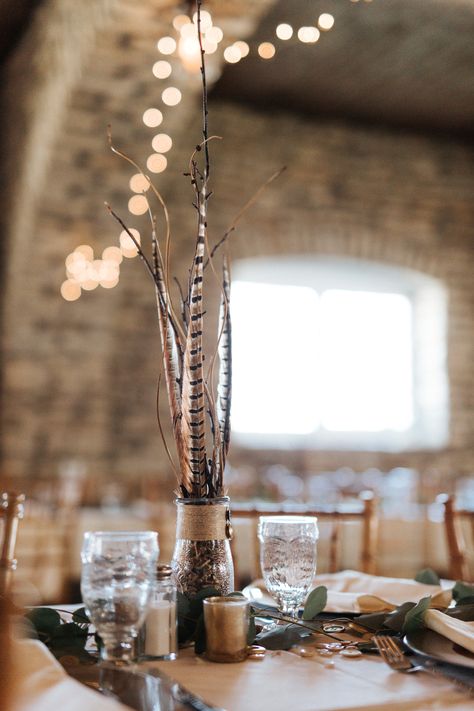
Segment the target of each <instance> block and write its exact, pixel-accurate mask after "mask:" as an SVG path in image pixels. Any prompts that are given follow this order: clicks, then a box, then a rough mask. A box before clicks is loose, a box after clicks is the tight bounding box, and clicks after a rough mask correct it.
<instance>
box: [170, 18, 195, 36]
mask: <svg viewBox="0 0 474 711" xmlns="http://www.w3.org/2000/svg"><path fill="white" fill-rule="evenodd" d="M190 23H191V20H190V19H189V17H188V16H187V15H176V17H175V18H174V20H173V27H174V29H175V30H176V31H177V32H179V31H180V29H181V28H182V27H184V25H189V24H190Z"/></svg>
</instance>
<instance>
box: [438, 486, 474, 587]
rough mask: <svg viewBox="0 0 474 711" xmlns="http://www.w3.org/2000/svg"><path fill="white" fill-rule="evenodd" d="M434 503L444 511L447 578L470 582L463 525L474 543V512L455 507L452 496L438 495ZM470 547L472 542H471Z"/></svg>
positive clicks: (470, 576)
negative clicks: (447, 557) (447, 559)
mask: <svg viewBox="0 0 474 711" xmlns="http://www.w3.org/2000/svg"><path fill="white" fill-rule="evenodd" d="M436 501H437V503H439V504H442V506H443V511H444V530H445V535H446V542H447V544H448V552H449V577H450V578H452V579H453V580H467V581H472V580H473V578H474V575H473V571H472V570H471V569H470V561H469V556H468V551H469V547H470V546H469V544H468V543H467V541H466V537H465V528H464V526H463V524H464V523H466V524H467V526H469V524H470V526H469V527H470V532H471V534H472V541H474V511H467V510H465V509H460V508H457V507H456V504H455V500H454V497H453V496H450V495H449V494H439V496H437V497H436ZM471 545H472V542H471Z"/></svg>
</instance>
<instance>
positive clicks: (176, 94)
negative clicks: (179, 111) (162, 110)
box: [161, 86, 181, 106]
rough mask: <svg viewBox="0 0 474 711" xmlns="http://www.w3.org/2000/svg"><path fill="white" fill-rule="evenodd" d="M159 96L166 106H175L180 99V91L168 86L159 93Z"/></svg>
mask: <svg viewBox="0 0 474 711" xmlns="http://www.w3.org/2000/svg"><path fill="white" fill-rule="evenodd" d="M161 98H162V99H163V103H164V104H166V106H177V104H179V102H180V101H181V92H180V90H179V89H176V87H175V86H169V87H168V88H167V89H165V90H164V92H163V93H162V94H161Z"/></svg>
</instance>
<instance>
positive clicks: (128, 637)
mask: <svg viewBox="0 0 474 711" xmlns="http://www.w3.org/2000/svg"><path fill="white" fill-rule="evenodd" d="M158 552H159V549H158V534H157V533H155V532H154V531H144V532H138V533H136V532H134V531H119V532H113V533H109V532H103V531H93V532H88V533H85V534H84V543H83V546H82V553H81V558H82V578H81V592H82V599H83V601H84V605H85V607H86V610H87V612H88V614H89V616H90V619H91V621H92V623H93V625H94V626H95V627H96V629H97V632H98V633H99V634H100V636H101V637H102V640H103V642H104V646H103V648H102V649H101V658H102V660H104V661H108V662H115V663H129V662H131V661H132V660H133V656H134V640H135V638H136V637H137V634H138V631H139V629H140V626H141V625H142V623H143V621H144V618H145V614H146V611H147V606H148V601H149V597H150V593H151V590H152V585H153V581H154V576H155V570H156V563H157V560H158Z"/></svg>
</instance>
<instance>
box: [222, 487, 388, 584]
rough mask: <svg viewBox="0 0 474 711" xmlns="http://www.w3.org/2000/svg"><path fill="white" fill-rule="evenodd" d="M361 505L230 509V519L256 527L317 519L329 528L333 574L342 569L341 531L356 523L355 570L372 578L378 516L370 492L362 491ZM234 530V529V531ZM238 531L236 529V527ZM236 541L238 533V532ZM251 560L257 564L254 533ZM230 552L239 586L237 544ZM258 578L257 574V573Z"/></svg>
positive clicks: (330, 564) (274, 506) (329, 554)
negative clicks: (264, 521) (261, 521)
mask: <svg viewBox="0 0 474 711" xmlns="http://www.w3.org/2000/svg"><path fill="white" fill-rule="evenodd" d="M359 499H360V504H359V505H356V507H347V506H345V505H343V504H341V505H340V506H335V507H325V508H318V507H315V506H311V505H307V504H301V505H291V506H287V505H283V504H274V505H272V504H262V505H256V504H252V505H245V504H240V503H239V504H233V505H231V511H232V516H233V517H234V518H236V519H239V518H241V519H251V520H252V521H253V522H254V523H255V524H256V523H257V522H258V518H259V517H260V516H266V515H274V516H291V515H295V516H301V515H305V516H316V517H317V518H318V521H319V522H320V523H321V524H324V525H325V526H326V525H329V526H330V531H329V539H328V548H329V551H328V560H329V565H328V569H329V572H331V573H333V572H336V571H338V570H340V569H341V554H342V548H343V546H342V539H343V529H344V524H345V523H346V522H359V523H360V524H361V528H362V537H361V554H360V559H359V564H358V567H359V569H360V570H362V571H363V572H364V573H371V574H374V573H375V572H376V561H377V544H378V512H377V501H376V499H375V497H374V494H373V492H369V491H365V492H362V494H361V495H360V497H359ZM235 529H236V527H234V530H235ZM237 529H238V527H237ZM237 538H238V532H237ZM253 544H254V559H255V560H257V561H258V560H259V542H258V539H257V536H256V531H253ZM232 552H233V555H234V568H235V577H236V581H237V582H238V583H239V582H240V583H241V582H242V581H241V579H240V575H239V573H240V568H241V566H240V564H239V557H238V555H237V546H236V541H235V539H234V541H233V542H232ZM257 575H258V572H257Z"/></svg>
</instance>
